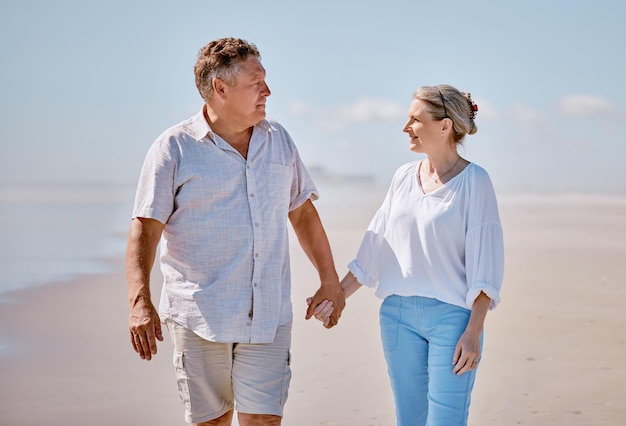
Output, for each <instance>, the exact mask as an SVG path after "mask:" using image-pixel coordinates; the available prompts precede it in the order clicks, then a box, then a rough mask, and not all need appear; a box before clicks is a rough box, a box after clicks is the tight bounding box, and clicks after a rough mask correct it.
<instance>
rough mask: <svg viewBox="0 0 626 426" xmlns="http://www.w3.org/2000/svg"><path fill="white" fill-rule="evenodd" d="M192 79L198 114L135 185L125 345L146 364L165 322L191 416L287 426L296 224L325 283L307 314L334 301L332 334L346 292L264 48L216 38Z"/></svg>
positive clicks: (170, 133) (164, 144) (165, 138)
mask: <svg viewBox="0 0 626 426" xmlns="http://www.w3.org/2000/svg"><path fill="white" fill-rule="evenodd" d="M195 76H196V85H197V87H198V90H199V92H200V95H201V96H202V98H203V100H204V105H203V107H202V110H201V111H200V112H199V113H198V114H196V115H195V116H193V117H191V118H189V119H188V120H186V121H183V122H182V123H180V124H178V125H176V126H173V127H171V128H169V129H168V130H166V131H165V132H164V133H163V134H161V136H159V137H158V138H157V140H156V141H155V142H154V144H153V145H152V146H151V148H150V150H149V151H148V154H147V156H146V159H145V162H144V165H143V169H142V172H141V177H140V179H139V185H138V188H137V195H136V199H135V207H134V211H133V219H132V222H131V227H130V234H129V239H128V247H127V255H126V270H127V279H128V296H129V305H130V319H129V328H130V338H131V343H132V345H133V348H134V349H135V351H136V352H137V353H138V354H139V356H140V357H141V358H142V359H146V360H150V359H151V357H152V355H154V354H156V352H157V347H156V340H163V336H162V332H161V321H164V322H165V323H166V324H167V328H168V330H169V332H170V335H171V338H172V342H173V344H174V365H175V368H176V374H177V379H178V387H179V391H180V396H181V399H182V401H183V403H184V405H185V418H186V421H187V422H190V423H194V424H198V425H230V424H231V421H232V417H233V411H234V409H236V411H237V412H238V420H239V423H240V425H242V426H248V425H279V424H280V423H281V419H282V413H283V407H284V404H285V400H286V398H287V389H288V387H289V381H290V378H291V372H290V355H289V350H290V342H291V323H292V306H291V300H290V289H291V282H290V270H289V249H288V219H289V221H290V222H291V225H292V226H293V228H294V230H295V233H296V235H297V237H298V240H299V242H300V245H301V246H302V248H303V250H304V251H305V253H306V254H307V256H308V257H309V259H310V260H311V262H312V263H313V265H314V266H315V267H316V269H317V271H318V272H319V276H320V280H321V286H320V288H319V290H318V291H317V292H316V293H315V295H314V296H313V300H312V303H311V304H310V305H309V309H308V311H307V319H308V318H310V317H311V316H312V315H313V314H314V312H315V310H316V309H318V310H319V309H320V307H321V306H324V305H321V303H322V302H323V301H324V300H325V299H328V300H329V301H331V302H332V308H333V314H332V315H333V316H332V317H331V319H330V322H329V323H328V324H327V327H332V326H334V325H335V324H336V323H337V321H338V319H339V316H340V314H341V310H342V309H343V307H344V303H345V302H344V295H343V291H342V290H341V287H340V285H339V280H338V276H337V273H336V270H335V266H334V263H333V259H332V255H331V251H330V247H329V244H328V239H327V237H326V234H325V232H324V228H323V226H322V223H321V221H320V219H319V216H318V214H317V211H316V209H315V207H314V206H313V203H312V200H315V199H316V198H317V190H316V188H315V186H314V184H313V182H312V180H311V178H310V176H309V174H308V172H307V170H306V169H305V167H304V165H303V164H302V161H301V160H300V157H299V154H298V151H297V149H296V147H295V145H294V143H293V141H292V139H291V137H290V136H289V134H288V133H287V131H286V130H285V129H284V128H283V127H282V126H281V125H280V124H278V123H277V122H275V121H273V120H271V119H268V118H266V114H265V102H266V99H267V97H268V96H269V95H270V90H269V88H268V86H267V84H266V82H265V69H264V68H263V66H262V65H261V62H260V54H259V51H258V49H257V48H256V46H255V45H253V44H251V43H248V42H246V41H245V40H241V39H235V38H224V39H219V40H215V41H212V42H210V43H209V44H208V45H206V46H205V47H204V48H202V49H201V51H200V53H199V54H198V59H197V62H196V65H195ZM159 242H160V244H161V247H160V249H161V250H160V264H161V270H162V272H163V276H164V285H163V290H162V293H161V301H160V305H159V313H157V311H156V309H155V307H154V306H153V304H152V302H151V297H150V271H151V268H152V264H153V263H154V259H155V255H156V250H157V246H158V244H159ZM159 314H160V315H159Z"/></svg>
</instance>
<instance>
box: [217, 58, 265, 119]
mask: <svg viewBox="0 0 626 426" xmlns="http://www.w3.org/2000/svg"><path fill="white" fill-rule="evenodd" d="M239 68H240V70H241V71H240V73H239V76H238V78H237V83H236V84H235V85H234V86H228V87H227V89H226V93H227V103H228V105H229V106H230V108H229V109H230V110H231V114H232V115H231V118H232V119H235V120H237V121H239V122H240V123H241V124H244V125H245V126H254V125H255V124H257V123H258V122H259V121H261V120H263V119H264V118H265V100H266V98H267V97H268V96H269V95H270V94H271V92H270V89H269V87H267V84H266V83H265V68H263V65H261V61H259V59H258V58H255V57H250V58H248V60H247V61H245V62H242V63H240V64H239Z"/></svg>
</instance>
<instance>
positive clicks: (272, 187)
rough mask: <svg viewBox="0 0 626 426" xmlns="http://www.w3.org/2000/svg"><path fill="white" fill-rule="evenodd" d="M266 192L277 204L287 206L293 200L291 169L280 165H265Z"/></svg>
mask: <svg viewBox="0 0 626 426" xmlns="http://www.w3.org/2000/svg"><path fill="white" fill-rule="evenodd" d="M264 178H265V179H264V180H265V185H264V186H265V190H266V192H267V195H268V198H269V199H270V200H271V201H272V202H275V203H281V204H283V203H284V204H287V205H289V201H290V199H291V180H292V173H291V167H289V166H285V165H284V164H278V163H265V176H264Z"/></svg>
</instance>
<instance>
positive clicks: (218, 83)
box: [211, 77, 226, 96]
mask: <svg viewBox="0 0 626 426" xmlns="http://www.w3.org/2000/svg"><path fill="white" fill-rule="evenodd" d="M211 85H212V86H213V93H216V94H217V95H218V96H222V95H223V94H224V92H225V91H226V83H224V81H222V79H220V78H218V77H214V78H213V81H211Z"/></svg>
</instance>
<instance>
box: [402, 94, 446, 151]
mask: <svg viewBox="0 0 626 426" xmlns="http://www.w3.org/2000/svg"><path fill="white" fill-rule="evenodd" d="M408 116H409V119H408V121H407V122H406V124H405V125H404V127H403V128H402V131H403V132H405V133H407V134H408V135H409V149H410V150H411V151H413V152H417V153H428V152H429V151H430V150H431V149H432V148H433V147H435V146H438V145H440V143H441V141H442V139H443V138H444V131H443V120H439V121H434V120H433V119H432V117H431V115H430V113H429V112H428V104H427V103H426V102H424V101H422V100H420V99H413V100H412V101H411V105H410V106H409V112H408Z"/></svg>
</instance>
